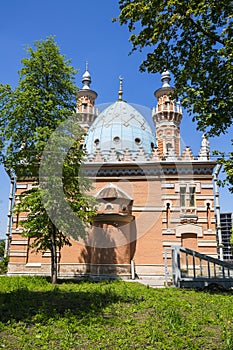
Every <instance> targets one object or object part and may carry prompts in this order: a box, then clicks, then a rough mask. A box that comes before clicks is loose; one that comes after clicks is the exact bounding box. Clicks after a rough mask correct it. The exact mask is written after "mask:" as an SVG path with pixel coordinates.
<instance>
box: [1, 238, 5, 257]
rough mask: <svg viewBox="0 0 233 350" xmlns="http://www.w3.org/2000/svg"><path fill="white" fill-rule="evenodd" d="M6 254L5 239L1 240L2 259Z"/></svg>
mask: <svg viewBox="0 0 233 350" xmlns="http://www.w3.org/2000/svg"><path fill="white" fill-rule="evenodd" d="M4 252H5V241H4V239H1V240H0V258H3V257H4Z"/></svg>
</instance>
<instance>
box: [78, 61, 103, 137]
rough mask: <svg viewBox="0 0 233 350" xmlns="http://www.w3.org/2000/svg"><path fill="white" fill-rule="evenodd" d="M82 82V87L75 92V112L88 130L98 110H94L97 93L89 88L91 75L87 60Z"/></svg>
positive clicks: (81, 123)
mask: <svg viewBox="0 0 233 350" xmlns="http://www.w3.org/2000/svg"><path fill="white" fill-rule="evenodd" d="M82 83H83V87H82V89H81V90H79V91H78V92H77V113H78V114H79V115H81V120H80V125H81V126H82V127H83V128H84V129H85V130H88V129H89V127H90V126H91V124H92V123H93V121H94V120H95V118H96V116H97V114H98V113H97V112H98V111H97V110H95V100H96V98H97V96H98V95H97V93H96V92H95V91H93V90H91V89H90V85H91V75H90V73H89V71H88V62H86V71H85V73H84V74H83V76H82Z"/></svg>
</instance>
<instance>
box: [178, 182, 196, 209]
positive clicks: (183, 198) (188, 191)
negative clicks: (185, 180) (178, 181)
mask: <svg viewBox="0 0 233 350" xmlns="http://www.w3.org/2000/svg"><path fill="white" fill-rule="evenodd" d="M195 193H196V188H195V186H181V187H180V206H181V207H195Z"/></svg>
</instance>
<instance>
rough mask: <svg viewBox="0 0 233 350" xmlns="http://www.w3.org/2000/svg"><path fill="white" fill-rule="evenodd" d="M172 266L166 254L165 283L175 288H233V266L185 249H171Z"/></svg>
mask: <svg viewBox="0 0 233 350" xmlns="http://www.w3.org/2000/svg"><path fill="white" fill-rule="evenodd" d="M170 250H171V259H172V262H171V265H170V272H169V267H168V266H169V265H168V262H167V260H168V259H167V252H165V282H166V284H167V285H168V284H169V283H168V281H169V276H170V280H172V285H173V286H175V287H189V288H204V287H208V286H210V285H212V286H214V285H215V286H219V287H223V288H226V289H229V288H232V287H233V264H231V263H229V262H225V261H222V260H219V259H216V258H213V257H211V256H208V255H205V254H201V253H199V252H196V251H193V250H191V249H187V248H183V247H171V248H170Z"/></svg>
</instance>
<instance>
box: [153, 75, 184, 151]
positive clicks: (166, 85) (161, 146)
mask: <svg viewBox="0 0 233 350" xmlns="http://www.w3.org/2000/svg"><path fill="white" fill-rule="evenodd" d="M170 80H171V77H170V73H169V72H168V71H164V72H163V73H162V75H161V81H162V87H161V88H160V89H158V90H156V91H155V93H154V95H155V97H156V98H157V100H158V103H157V106H156V108H153V111H152V118H153V121H154V124H155V130H156V141H157V146H158V151H159V154H160V156H161V157H167V156H168V155H169V154H171V153H172V154H173V157H178V156H180V122H181V119H182V109H181V106H180V103H179V102H176V101H175V100H172V99H171V97H170V96H171V94H172V93H173V91H174V89H173V88H172V87H171V86H170Z"/></svg>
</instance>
